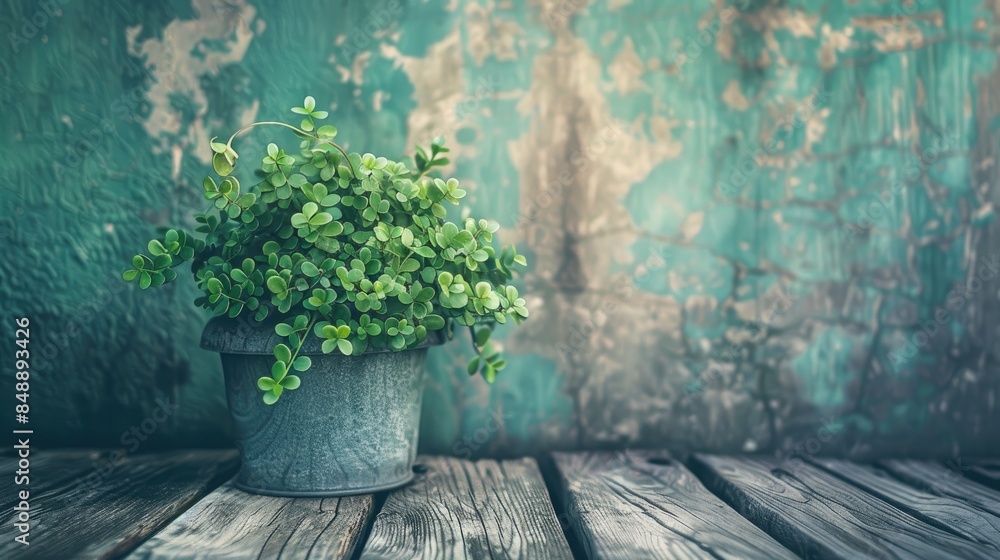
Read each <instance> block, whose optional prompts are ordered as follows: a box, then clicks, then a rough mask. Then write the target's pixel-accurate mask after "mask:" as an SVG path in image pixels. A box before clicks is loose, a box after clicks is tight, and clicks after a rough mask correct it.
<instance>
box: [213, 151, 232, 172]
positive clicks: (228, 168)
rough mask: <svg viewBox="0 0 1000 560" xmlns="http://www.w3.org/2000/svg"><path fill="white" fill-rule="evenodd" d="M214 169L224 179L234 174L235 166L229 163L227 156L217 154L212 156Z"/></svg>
mask: <svg viewBox="0 0 1000 560" xmlns="http://www.w3.org/2000/svg"><path fill="white" fill-rule="evenodd" d="M212 167H213V168H214V169H215V172H216V173H218V174H219V175H220V176H222V177H226V176H228V175H229V174H230V173H232V172H233V164H231V163H229V160H228V159H226V155H225V154H215V155H214V156H212Z"/></svg>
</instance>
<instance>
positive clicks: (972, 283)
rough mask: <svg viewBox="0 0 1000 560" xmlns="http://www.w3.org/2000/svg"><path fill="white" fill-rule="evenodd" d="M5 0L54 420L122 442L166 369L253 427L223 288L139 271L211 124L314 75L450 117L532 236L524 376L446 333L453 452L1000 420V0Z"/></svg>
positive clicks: (457, 159) (363, 103) (880, 449)
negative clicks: (229, 380)
mask: <svg viewBox="0 0 1000 560" xmlns="http://www.w3.org/2000/svg"><path fill="white" fill-rule="evenodd" d="M46 6H48V5H46ZM52 6H55V7H56V8H58V10H57V11H54V12H51V13H49V12H47V11H46V10H47V9H48V10H51V9H53V8H52ZM4 7H5V8H6V9H5V10H3V12H2V13H4V15H3V16H0V28H2V29H3V32H4V34H5V37H6V43H7V44H5V45H4V46H3V48H4V51H3V56H2V57H0V76H2V80H3V81H2V87H0V103H2V104H3V107H4V108H5V109H6V112H5V116H4V119H3V124H2V127H0V132H2V133H0V138H2V141H3V146H4V148H5V150H4V151H5V154H6V155H7V157H5V158H3V159H2V160H0V173H2V176H3V178H4V185H3V186H4V188H3V189H2V190H0V199H2V201H3V208H4V211H3V214H2V216H0V242H2V243H3V246H4V247H5V248H6V249H7V252H8V255H10V256H11V257H9V258H7V259H3V260H2V261H0V282H2V286H0V294H2V296H0V297H2V301H3V302H4V304H5V306H4V307H5V308H6V309H7V311H8V313H7V315H9V316H12V315H28V316H29V317H30V318H31V320H32V325H33V327H32V337H33V340H35V341H37V346H35V349H36V350H37V351H38V354H37V356H39V357H38V358H36V361H37V364H35V367H36V369H37V371H36V372H35V374H34V375H33V378H32V392H33V394H32V399H33V403H34V404H33V422H34V423H36V424H35V429H36V433H38V434H39V439H40V440H44V441H45V442H48V443H51V444H53V445H63V444H72V445H81V444H85V443H86V444H96V443H100V444H105V445H116V444H117V442H118V440H119V438H120V436H121V434H122V433H123V432H126V431H127V430H129V429H130V428H131V426H133V425H137V424H139V423H140V422H141V421H142V420H143V419H144V418H146V417H148V416H149V415H150V414H151V412H152V411H153V409H154V408H155V407H156V406H157V399H160V400H161V401H162V400H164V399H166V400H169V401H171V402H177V403H179V408H178V409H177V411H176V413H175V414H174V415H172V416H171V418H170V419H168V421H166V422H164V423H162V424H160V425H158V426H157V431H156V433H155V434H154V435H153V436H152V439H151V441H152V442H153V443H150V444H146V445H149V446H153V445H177V444H184V445H192V444H205V445H217V444H222V443H225V442H226V441H227V430H228V426H227V421H226V412H225V402H224V399H223V392H222V388H221V375H220V371H219V365H218V359H217V357H216V356H214V355H212V354H210V353H207V352H204V351H202V350H200V349H198V348H197V343H198V339H199V335H200V330H201V327H202V325H203V324H204V322H205V320H206V317H205V316H204V315H203V314H201V313H200V312H199V311H197V310H195V309H193V308H192V306H191V305H190V301H191V300H192V299H193V297H194V289H193V287H192V286H190V285H189V284H188V283H187V282H179V283H177V284H176V285H174V286H172V287H170V288H167V289H161V290H159V291H157V292H155V293H141V294H140V293H138V291H137V290H134V289H132V287H125V286H124V285H123V284H122V283H121V282H119V281H118V280H117V279H118V277H119V273H120V271H121V269H122V267H123V263H125V262H126V260H127V258H128V256H129V255H131V253H132V251H134V250H135V249H136V248H138V247H140V246H141V245H140V244H141V241H142V240H143V239H146V238H147V237H148V236H149V235H150V234H152V232H153V230H154V228H156V227H158V226H163V225H179V226H185V227H192V226H193V224H192V218H191V216H192V214H193V211H194V210H195V209H200V208H202V207H203V206H204V204H203V201H202V197H201V195H200V182H201V178H202V177H203V175H204V174H205V172H206V170H207V167H206V163H207V155H208V153H209V151H208V149H207V144H208V140H209V139H210V138H211V137H212V136H216V135H223V134H226V133H228V132H229V131H232V130H234V129H235V128H237V127H238V126H239V125H241V124H243V123H245V122H247V121H250V120H252V119H273V118H282V117H284V116H285V113H284V111H286V109H287V108H288V107H290V106H292V104H294V103H296V102H298V101H299V100H301V98H302V97H303V96H304V95H306V94H313V95H315V96H316V98H317V99H318V100H319V101H320V102H321V104H323V105H324V108H325V109H328V110H329V111H330V113H331V115H332V121H333V122H335V123H336V125H337V127H338V128H339V129H340V132H341V137H343V138H344V139H345V141H346V143H347V144H348V146H349V148H351V149H355V150H360V151H372V152H385V153H397V154H398V153H402V152H408V151H409V150H411V149H412V145H413V144H414V143H417V142H420V143H425V142H427V141H428V140H429V139H430V138H432V137H433V136H435V135H437V134H444V135H446V136H447V137H448V138H449V141H450V143H451V144H452V146H453V155H454V157H453V158H452V159H453V163H452V167H451V169H450V172H451V173H453V174H454V175H455V176H457V177H458V178H459V179H460V180H462V181H463V183H465V184H466V185H467V186H468V188H469V190H470V196H469V198H468V199H467V200H468V201H469V204H470V205H471V207H472V212H473V214H475V215H487V216H491V217H494V218H496V219H498V220H499V221H500V222H501V224H502V225H503V226H504V228H505V229H504V231H503V236H502V238H501V241H502V242H505V243H506V242H514V243H516V244H517V245H518V247H519V249H521V250H522V252H525V253H526V254H527V255H528V256H529V260H530V263H531V269H530V272H529V273H528V274H527V275H526V277H524V278H523V280H522V283H523V286H524V289H523V290H522V291H526V292H527V293H528V294H530V296H531V297H530V301H529V303H530V305H531V306H532V318H531V320H530V321H529V322H528V323H526V324H525V325H524V326H523V327H522V328H520V329H517V330H514V329H506V328H505V329H502V330H501V333H500V337H501V338H502V339H503V342H504V345H505V348H506V350H507V352H508V353H509V354H510V356H509V357H510V359H509V364H510V365H509V367H508V369H507V370H505V371H504V372H503V375H502V376H501V378H500V379H499V380H498V381H497V383H496V385H495V386H493V387H487V386H486V385H485V384H484V383H483V382H482V381H481V380H480V379H479V378H474V379H469V378H467V377H466V376H465V375H464V373H463V369H464V368H463V362H464V360H466V359H467V357H468V356H467V355H466V352H467V348H466V347H465V345H462V344H453V345H450V346H448V347H446V348H441V349H435V350H434V351H433V352H432V356H431V359H430V364H429V371H430V374H431V375H430V379H429V380H428V386H427V393H426V396H425V409H424V416H423V421H422V427H421V429H422V432H421V434H422V438H421V445H422V447H423V449H424V450H425V451H428V452H441V453H455V454H459V455H483V454H519V453H529V452H534V451H538V450H542V449H552V448H579V447H591V448H592V447H609V446H646V447H648V446H659V445H666V446H670V447H674V448H681V449H701V450H715V451H781V450H786V449H794V448H796V447H797V446H798V447H801V445H802V444H803V443H804V442H809V441H812V440H815V441H820V440H819V439H816V436H817V434H819V433H821V430H823V429H825V430H826V431H825V432H822V433H824V434H829V433H832V432H835V434H834V435H833V436H832V437H824V438H822V439H823V441H822V442H821V445H820V447H821V448H822V449H820V450H813V449H809V450H808V451H809V452H810V453H814V452H820V453H849V454H852V455H855V456H869V455H880V454H881V455H893V454H909V455H976V454H985V453H988V452H991V451H992V452H994V453H995V451H996V449H997V447H998V445H1000V411H998V403H997V393H998V390H1000V374H998V361H997V359H996V358H997V355H996V351H995V343H994V340H995V336H996V333H997V326H998V320H997V317H1000V315H998V313H1000V303H998V297H997V295H998V292H1000V275H998V274H997V272H998V270H997V269H998V267H1000V237H998V232H997V228H998V225H997V223H996V220H995V218H994V207H995V204H996V201H995V199H996V198H997V187H996V185H997V184H998V181H997V179H998V178H997V176H996V173H997V172H996V165H995V164H996V153H997V147H996V145H997V139H998V137H997V130H996V129H997V124H996V123H997V117H996V116H997V114H998V113H1000V107H998V106H997V101H996V100H995V98H996V94H995V93H994V92H995V91H997V90H998V86H1000V77H998V69H997V61H996V54H995V53H996V51H995V47H994V44H995V41H996V37H997V30H998V27H997V24H996V19H997V16H998V13H1000V4H998V3H996V2H994V1H992V0H984V1H982V2H978V1H970V2H964V1H963V2H945V1H944V0H938V1H933V0H881V1H879V0H857V1H854V2H819V1H806V0H799V1H794V0H784V1H780V0H770V1H769V0H731V1H730V0H714V1H709V0H703V1H699V2H687V1H681V0H670V1H663V0H608V1H594V2H590V1H587V0H554V1H544V0H527V1H513V0H506V1H498V0H476V1H467V0H461V1H459V0H447V1H446V0H427V1H420V2H404V1H402V0H380V1H376V2H338V3H331V2H320V1H319V0H313V1H310V2H301V3H294V5H292V4H289V3H280V2H278V1H277V0H259V1H254V0H250V1H245V0H193V1H192V0H184V1H181V0H178V1H173V2H164V3H126V2H121V1H116V2H110V3H107V4H105V5H104V6H103V7H101V8H95V7H94V6H85V5H84V3H82V2H70V1H68V0H67V1H65V2H62V1H58V0H57V1H55V2H53V3H51V6H49V7H48V8H46V7H45V6H43V5H42V4H37V3H33V2H7V3H5V6H4ZM39 13H41V14H42V15H43V16H44V18H43V17H40V16H39V15H38V14H39ZM43 19H44V25H43V24H42V20H43ZM32 22H34V23H32ZM254 134H255V136H254V138H256V139H257V140H259V141H261V142H266V141H270V140H276V141H280V140H282V139H283V140H285V141H287V140H288V138H287V137H286V136H283V135H281V134H280V133H276V132H268V131H260V132H255V133H254ZM269 134H270V136H269ZM9 323H11V322H10V321H9V320H5V321H4V324H3V332H4V335H5V336H8V335H10V336H13V333H12V324H9ZM8 340H9V338H8ZM32 344H36V343H35V342H33V343H32ZM8 382H9V379H6V378H5V380H4V383H8ZM5 390H6V389H5ZM12 392H13V391H10V392H8V393H7V394H12ZM498 419H499V423H498V421H497V420H498ZM824 427H825V428H824ZM831 427H832V428H831Z"/></svg>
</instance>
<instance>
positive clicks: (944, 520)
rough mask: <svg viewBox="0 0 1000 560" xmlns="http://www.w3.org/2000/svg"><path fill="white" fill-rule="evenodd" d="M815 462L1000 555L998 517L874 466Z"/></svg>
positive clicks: (826, 460)
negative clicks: (898, 477) (934, 492)
mask: <svg viewBox="0 0 1000 560" xmlns="http://www.w3.org/2000/svg"><path fill="white" fill-rule="evenodd" d="M814 462H815V463H817V464H819V465H820V466H822V467H823V468H824V469H826V470H827V471H829V472H830V473H832V474H834V475H836V476H838V477H840V478H843V479H844V480H847V481H848V482H850V483H851V484H854V485H855V486H858V487H860V488H861V489H863V490H865V491H866V492H868V493H870V494H872V495H875V496H877V497H879V498H881V499H883V500H885V501H887V502H889V503H890V504H892V505H894V506H896V507H898V508H899V509H901V510H903V511H905V512H906V513H909V514H910V515H912V516H914V517H916V518H918V519H921V520H923V521H925V522H927V523H930V524H931V525H935V526H937V527H940V528H942V529H945V530H947V531H950V532H953V533H957V534H959V535H961V536H963V537H965V538H967V539H969V540H972V541H975V542H978V543H981V544H983V545H984V546H986V547H989V548H992V549H994V550H995V551H996V552H995V554H996V556H997V557H998V558H1000V516H997V515H994V514H992V513H989V512H986V511H983V510H981V509H979V508H977V507H976V506H974V505H972V504H970V503H968V502H966V501H965V500H961V499H957V498H953V497H951V496H947V495H944V496H939V495H936V494H933V493H931V492H929V491H927V490H924V489H922V488H918V487H916V486H912V485H910V484H907V483H905V482H902V481H900V480H898V479H897V478H895V477H893V476H892V475H891V474H890V473H889V472H887V471H885V470H882V469H880V468H877V467H872V466H868V465H859V464H857V463H851V462H849V461H843V460H839V459H817V460H814Z"/></svg>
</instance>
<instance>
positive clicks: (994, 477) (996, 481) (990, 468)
mask: <svg viewBox="0 0 1000 560" xmlns="http://www.w3.org/2000/svg"><path fill="white" fill-rule="evenodd" d="M963 474H964V475H965V476H967V477H969V478H971V479H972V480H975V481H976V482H978V483H980V484H985V485H986V486H989V487H990V488H992V489H994V490H1000V459H992V460H980V461H974V462H972V463H970V464H969V465H968V468H967V469H965V470H964V471H963Z"/></svg>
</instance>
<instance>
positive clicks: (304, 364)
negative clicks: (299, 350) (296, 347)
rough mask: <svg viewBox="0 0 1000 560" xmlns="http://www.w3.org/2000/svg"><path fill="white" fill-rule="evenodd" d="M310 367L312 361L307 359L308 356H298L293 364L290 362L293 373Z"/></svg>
mask: <svg viewBox="0 0 1000 560" xmlns="http://www.w3.org/2000/svg"><path fill="white" fill-rule="evenodd" d="M311 365H312V360H310V359H309V356H299V357H298V358H295V361H294V362H292V368H293V369H294V370H295V371H306V370H307V369H309V366H311Z"/></svg>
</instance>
